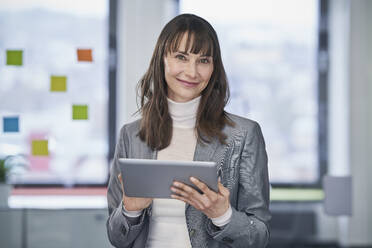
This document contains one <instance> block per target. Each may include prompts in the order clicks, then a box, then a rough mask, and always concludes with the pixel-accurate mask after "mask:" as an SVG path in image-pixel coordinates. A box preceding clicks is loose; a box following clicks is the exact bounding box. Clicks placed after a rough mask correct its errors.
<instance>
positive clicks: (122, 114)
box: [117, 0, 176, 133]
mask: <svg viewBox="0 0 372 248" xmlns="http://www.w3.org/2000/svg"><path fill="white" fill-rule="evenodd" d="M118 2H119V7H118V30H117V32H118V74H117V85H118V87H117V99H118V100H117V129H118V130H119V129H120V127H121V126H122V125H123V124H124V123H126V122H129V121H132V120H135V119H137V117H136V116H133V113H135V112H136V111H137V103H136V93H137V92H136V91H135V88H136V85H137V83H138V81H139V80H140V78H141V77H142V75H143V74H144V73H145V72H146V69H147V68H148V66H149V63H150V59H151V56H152V52H153V50H154V47H155V43H156V41H157V38H158V36H159V34H160V31H161V29H162V28H163V26H164V25H165V24H166V22H168V21H169V20H170V19H171V18H172V17H173V15H174V13H175V8H176V1H175V0H158V1H146V0H121V1H118ZM117 133H119V132H117Z"/></svg>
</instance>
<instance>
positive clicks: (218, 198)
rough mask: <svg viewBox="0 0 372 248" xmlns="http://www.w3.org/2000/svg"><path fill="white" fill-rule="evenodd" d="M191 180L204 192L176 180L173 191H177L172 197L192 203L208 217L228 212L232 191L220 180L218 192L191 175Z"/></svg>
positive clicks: (215, 216)
mask: <svg viewBox="0 0 372 248" xmlns="http://www.w3.org/2000/svg"><path fill="white" fill-rule="evenodd" d="M190 180H191V182H192V183H194V184H195V185H196V187H198V188H199V189H200V190H201V191H202V192H203V194H200V193H199V192H198V191H196V190H195V189H193V188H192V187H190V186H188V185H186V184H184V183H181V182H178V181H175V182H173V185H172V187H171V190H172V192H174V193H175V194H172V195H171V196H172V198H174V199H178V200H181V201H184V202H186V203H188V204H190V205H192V206H193V207H194V208H196V209H198V210H200V211H202V212H203V213H204V214H205V215H207V216H208V218H217V217H220V216H222V215H223V214H224V213H226V211H227V210H228V208H229V206H230V191H229V190H228V189H227V188H225V187H224V186H223V185H222V184H221V182H220V181H218V193H216V192H214V191H213V190H211V189H210V188H208V186H207V185H206V184H205V183H203V182H201V181H199V180H198V179H196V178H194V177H191V178H190Z"/></svg>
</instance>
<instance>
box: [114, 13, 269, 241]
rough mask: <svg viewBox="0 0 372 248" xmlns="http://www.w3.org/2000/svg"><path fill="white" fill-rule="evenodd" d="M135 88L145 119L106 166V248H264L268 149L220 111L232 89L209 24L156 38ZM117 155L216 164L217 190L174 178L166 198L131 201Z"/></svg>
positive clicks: (178, 20)
mask: <svg viewBox="0 0 372 248" xmlns="http://www.w3.org/2000/svg"><path fill="white" fill-rule="evenodd" d="M139 89H140V95H141V106H140V110H139V111H140V113H141V114H142V118H141V119H140V120H137V121H135V122H132V123H129V124H126V125H124V126H123V128H122V129H121V133H120V136H119V141H118V143H117V147H116V152H115V157H114V161H113V164H112V167H111V173H110V180H109V185H108V192H107V198H108V207H109V215H110V216H109V218H108V221H107V230H108V236H109V239H110V241H111V243H112V244H113V245H114V246H116V247H134V248H139V247H141V248H142V247H151V248H159V247H187V248H189V247H211V248H219V247H227V246H228V247H232V246H233V247H255V248H256V247H265V246H266V245H267V243H268V238H269V231H268V226H267V223H268V221H269V219H270V213H269V207H268V205H269V181H268V172H267V156H266V150H265V142H264V139H263V136H262V133H261V129H260V127H259V125H258V124H257V123H256V122H255V121H252V120H249V119H245V118H242V117H239V116H236V115H232V114H230V113H227V112H225V110H224V108H225V105H226V103H227V101H228V99H229V88H228V83H227V80H226V74H225V70H224V67H223V63H222V59H221V53H220V47H219V43H218V39H217V34H216V32H215V31H214V29H213V27H212V26H211V25H210V24H209V23H208V22H207V21H206V20H204V19H203V18H201V17H199V16H196V15H193V14H183V15H179V16H177V17H175V18H173V19H172V20H171V21H170V22H169V23H168V24H166V25H165V27H164V28H163V30H162V31H161V33H160V36H159V38H158V41H157V43H156V46H155V50H154V53H153V57H152V59H151V62H150V66H149V68H148V70H147V72H146V73H145V75H144V76H143V77H142V79H141V80H140V81H139ZM120 158H142V159H144V158H145V159H157V160H168V161H169V160H177V161H191V160H195V161H212V162H215V163H216V164H217V165H218V166H219V175H220V182H219V183H218V192H215V191H213V190H211V189H209V188H208V186H207V185H206V184H204V183H203V182H202V181H200V180H199V179H198V178H195V177H190V184H194V185H195V187H196V188H198V189H199V190H195V189H194V188H193V187H190V186H189V185H187V184H184V183H182V182H179V181H174V182H173V184H172V185H169V187H170V190H171V191H172V194H171V195H170V197H171V199H159V198H155V199H152V198H141V197H135V196H133V197H127V196H126V194H125V189H124V186H123V181H122V180H123V179H122V178H123V177H122V176H121V174H119V172H120V168H119V166H120V164H119V162H118V161H119V159H120ZM174 166H175V169H176V165H174ZM123 173H125V171H123ZM215 176H216V177H217V175H215ZM153 180H154V181H153V183H157V180H159V179H157V178H153ZM127 186H128V185H126V187H127ZM200 192H201V193H200ZM149 194H150V195H151V192H150V193H149Z"/></svg>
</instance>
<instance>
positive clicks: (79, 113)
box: [72, 105, 88, 120]
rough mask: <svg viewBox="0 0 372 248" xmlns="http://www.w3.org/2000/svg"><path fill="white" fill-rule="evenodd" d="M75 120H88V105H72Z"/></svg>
mask: <svg viewBox="0 0 372 248" xmlns="http://www.w3.org/2000/svg"><path fill="white" fill-rule="evenodd" d="M72 119H73V120H88V105H72Z"/></svg>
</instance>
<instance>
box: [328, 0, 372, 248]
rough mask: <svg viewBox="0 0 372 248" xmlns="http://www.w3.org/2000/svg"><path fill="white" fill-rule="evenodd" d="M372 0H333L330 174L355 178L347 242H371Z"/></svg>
mask: <svg viewBox="0 0 372 248" xmlns="http://www.w3.org/2000/svg"><path fill="white" fill-rule="evenodd" d="M371 11H372V1H368V0H360V1H352V0H332V1H330V34H331V35H330V59H331V64H330V82H329V83H330V84H329V100H330V105H329V107H330V108H329V118H330V119H329V120H330V121H329V134H330V136H329V138H330V142H329V145H330V146H329V152H330V153H329V158H330V160H329V173H330V174H332V175H335V176H343V175H351V176H352V180H353V183H352V194H353V202H352V208H353V215H352V217H350V218H349V217H339V218H337V219H338V225H337V227H338V228H337V231H338V240H339V241H340V243H341V244H342V245H345V246H359V245H360V246H362V245H371V244H372V236H371V235H370V234H371V233H372V211H371V209H372V194H371V193H370V192H369V191H370V190H369V189H370V188H371V187H372V180H371V179H370V175H372V166H371V165H372V162H371V160H372V155H371V151H372V143H371V139H372V101H371V99H372V57H371V55H372V53H371V52H372V51H371V50H372V49H371V45H372V29H371V28H370V27H371V26H372V16H371V15H370V14H368V13H372V12H371Z"/></svg>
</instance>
